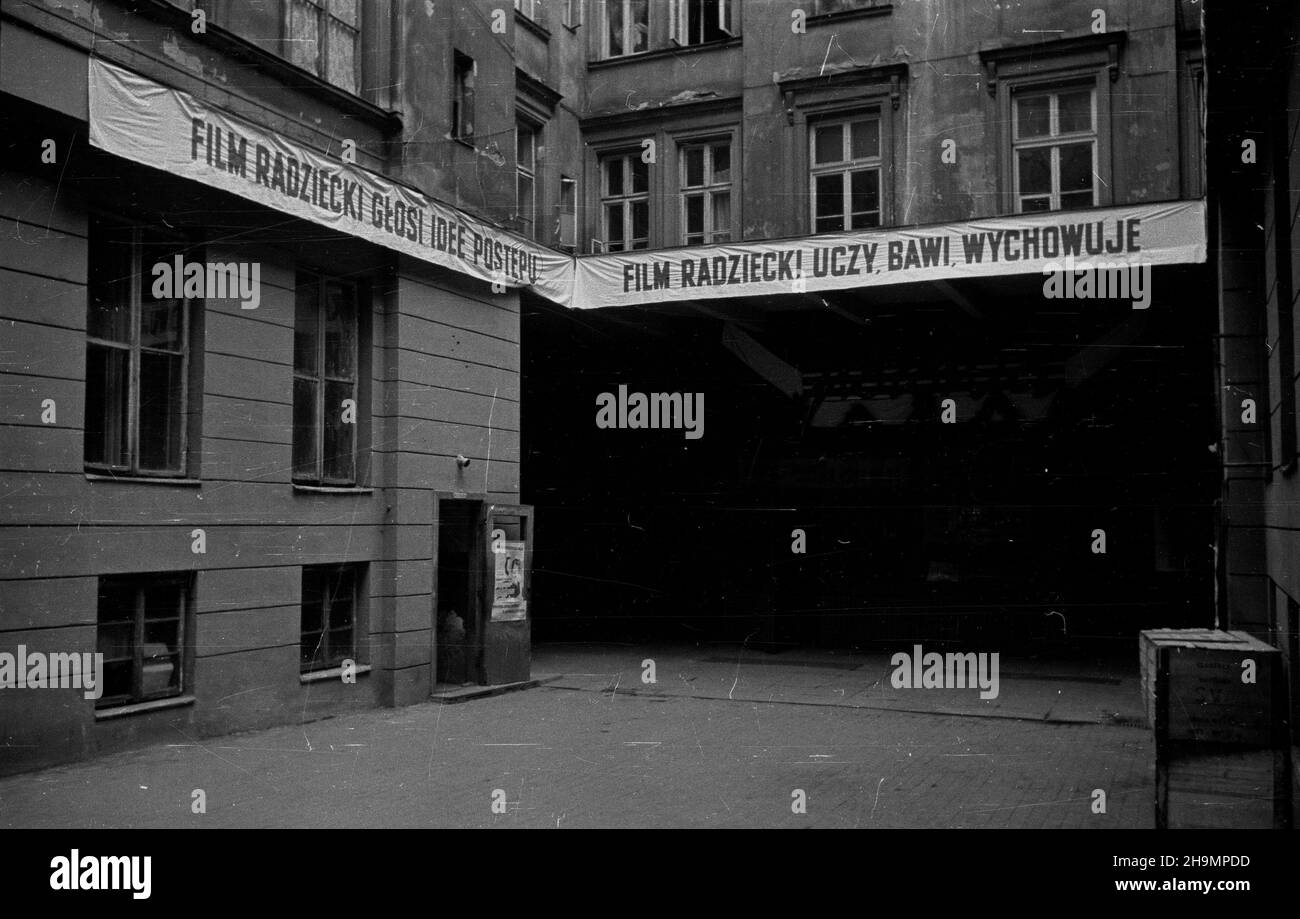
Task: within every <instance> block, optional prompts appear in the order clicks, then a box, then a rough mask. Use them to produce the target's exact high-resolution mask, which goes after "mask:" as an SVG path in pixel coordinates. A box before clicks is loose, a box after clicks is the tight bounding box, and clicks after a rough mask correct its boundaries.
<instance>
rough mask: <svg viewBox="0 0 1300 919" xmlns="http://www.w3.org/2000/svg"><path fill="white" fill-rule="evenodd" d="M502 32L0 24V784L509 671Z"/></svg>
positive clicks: (388, 11)
mask: <svg viewBox="0 0 1300 919" xmlns="http://www.w3.org/2000/svg"><path fill="white" fill-rule="evenodd" d="M511 13H512V17H511V19H510V20H509V21H508V22H507V23H506V25H507V34H506V35H505V36H504V37H503V35H501V34H499V33H497V32H494V31H493V30H494V28H495V27H496V22H494V19H493V16H492V11H491V10H490V9H489V8H488V7H487V6H486V5H484V6H482V7H481V8H479V7H475V6H473V5H466V4H450V3H438V4H427V5H425V4H405V3H400V4H394V3H389V2H386V0H381V2H375V3H369V2H368V3H355V2H334V0H330V2H315V0H312V2H305V0H269V2H233V0H217V2H214V3H210V4H207V3H201V2H181V3H166V2H158V3H153V2H146V3H99V2H97V3H78V4H64V3H43V2H37V3H27V2H14V3H10V2H5V3H4V4H3V6H0V111H2V112H3V121H4V133H5V138H6V139H5V142H4V164H3V169H2V171H0V202H2V203H0V214H2V215H3V221H4V229H3V233H0V238H3V243H0V251H2V254H0V271H2V273H3V276H4V294H3V296H0V301H2V304H3V305H2V306H0V309H2V310H3V312H4V321H3V332H2V333H0V334H2V335H3V338H4V342H5V345H4V347H3V349H0V350H3V352H4V356H3V359H2V361H0V362H2V366H0V374H2V375H3V380H4V397H3V404H4V415H3V421H2V424H3V432H2V433H0V470H2V471H0V478H2V479H3V481H4V493H5V495H6V497H5V498H4V500H3V507H2V508H0V526H2V529H0V543H2V545H3V549H2V550H0V558H3V561H2V562H0V634H2V635H3V646H4V647H3V650H4V651H5V652H6V656H4V657H0V670H5V669H7V671H8V672H0V683H4V684H5V687H6V688H5V689H4V690H3V691H0V735H3V738H4V740H3V747H2V749H3V753H0V769H4V770H6V771H7V770H11V769H20V768H27V767H30V766H32V765H35V764H39V763H43V762H51V761H58V760H64V759H70V758H76V757H80V756H85V755H91V754H94V753H97V752H102V751H108V750H112V749H115V748H119V747H122V746H124V745H131V744H137V743H143V742H148V741H158V740H162V739H167V740H176V739H177V738H184V737H197V736H203V735H211V734H216V733H223V732H228V731H231V730H242V729H248V728H256V727H260V726H265V725H270V724H276V723H283V722H284V721H286V720H288V719H297V718H300V717H308V718H312V717H320V716H322V715H327V714H333V713H338V712H344V711H349V710H354V709H357V708H360V707H368V706H375V705H399V704H406V703H409V702H413V701H419V700H424V699H427V698H428V697H429V694H430V692H431V690H432V689H433V687H434V685H435V684H436V683H437V682H439V681H441V680H444V679H452V680H454V681H456V682H462V681H471V682H508V681H510V680H511V679H516V678H517V674H518V672H519V671H520V667H521V666H522V669H523V672H525V673H526V671H527V654H526V649H527V647H528V623H527V620H526V618H525V617H524V616H523V615H522V613H521V611H522V609H523V608H524V602H523V600H524V598H522V597H517V598H515V600H514V601H513V606H511V609H512V610H513V611H514V615H510V614H502V615H500V616H498V615H497V614H496V613H493V614H492V616H491V617H489V608H493V609H495V607H493V606H492V604H493V600H492V594H491V589H492V584H491V583H490V582H489V581H488V580H487V579H488V578H490V577H491V576H492V572H491V567H492V558H491V556H489V555H488V554H486V553H487V550H486V549H485V548H484V547H485V546H486V545H487V543H488V540H489V539H491V538H492V537H493V535H494V534H493V533H492V531H499V533H497V534H495V535H497V536H500V537H501V540H500V541H501V542H503V544H504V546H506V547H507V549H506V551H510V552H514V553H515V556H518V558H517V559H516V561H517V562H518V563H526V557H523V553H524V552H525V551H526V548H522V547H525V546H526V540H527V538H528V529H529V525H530V523H531V521H530V519H529V516H528V514H527V513H526V512H525V511H524V509H521V508H517V507H515V505H516V504H517V503H518V501H519V493H520V492H519V488H520V476H519V469H520V463H519V460H520V456H519V434H518V431H519V417H520V411H519V404H520V385H519V364H520V352H519V347H520V306H519V294H518V278H519V277H520V276H521V275H524V274H525V273H524V272H522V271H521V270H520V266H523V265H526V264H529V263H530V262H529V258H528V257H527V256H526V255H525V254H524V253H525V250H527V249H528V247H529V246H530V245H532V244H531V243H530V242H529V240H528V239H527V238H526V237H525V235H523V234H520V233H516V232H514V231H515V230H516V229H518V228H523V229H526V227H524V226H523V224H522V223H521V221H520V217H519V214H518V208H517V207H516V175H517V171H516V169H515V162H514V147H515V142H514V138H515V129H516V124H517V118H516V109H517V107H518V106H517V105H516V98H515V96H514V88H515V85H516V68H515V55H514V53H513V52H512V51H511V49H510V43H511V42H512V41H513V40H514V28H515V24H514V21H513V11H511ZM465 60H469V61H470V64H469V66H468V70H467V72H466V73H462V74H459V75H458V74H457V72H455V71H454V69H453V68H455V67H457V66H461V65H460V64H458V63H457V62H461V61H465ZM467 74H468V81H469V83H468V85H467V84H466V81H465V79H464V77H466V75H467ZM541 76H543V77H544V76H545V74H544V73H543V74H542V75H541ZM458 80H459V81H460V82H457V81H458ZM502 81H504V83H506V84H508V86H509V91H507V92H505V93H503V94H496V93H484V92H478V93H477V94H476V93H475V92H474V88H475V87H474V85H473V84H474V82H477V84H478V85H479V86H483V85H488V86H497V85H501V84H502ZM518 85H519V90H520V99H519V105H520V106H523V105H540V106H546V105H553V104H554V101H555V98H554V94H552V93H550V91H549V90H548V89H547V88H546V86H545V84H544V83H541V82H537V81H529V80H525V79H524V78H522V77H520V78H519V84H518ZM453 87H458V90H459V96H456V95H455V94H454V93H453ZM173 114H174V115H176V118H178V119H179V121H176V122H175V123H171V122H166V121H164V120H163V118H164V116H168V117H170V116H171V115H173ZM456 118H458V119H459V128H458V129H457V128H454V127H453V120H454V119H456ZM151 119H153V120H151ZM173 128H174V130H172V129H173ZM168 145H170V146H168ZM171 152H177V153H179V159H177V160H175V164H176V165H175V168H172V167H171V166H170V165H169V166H165V167H162V168H160V167H159V162H160V161H156V159H157V158H158V157H166V156H168V155H170V153H171ZM313 164H314V165H313ZM542 178H543V179H545V176H544V175H543V176H542ZM403 202H406V204H405V206H404V205H403ZM414 202H418V203H419V206H418V207H417V206H416V204H415V203H414ZM435 211H436V213H437V214H439V215H441V216H435ZM417 217H418V219H417ZM539 223H540V221H539ZM449 228H450V229H449ZM528 235H539V234H538V233H537V232H536V231H534V232H533V233H531V234H528ZM471 241H474V242H478V241H483V242H482V245H481V248H482V249H483V250H484V252H485V253H491V252H495V253H496V255H497V256H498V258H497V259H496V260H495V261H493V262H491V264H492V265H493V266H494V267H493V268H492V269H491V270H490V271H489V269H488V268H487V266H488V264H489V261H488V260H487V258H486V257H482V258H477V265H478V266H479V267H478V268H477V269H474V270H470V271H467V270H458V268H457V264H458V263H457V262H456V258H457V256H458V255H459V253H458V252H456V251H454V250H456V249H457V247H458V246H459V247H460V252H465V251H466V250H467V248H468V247H472V245H473V242H471ZM467 244H468V246H467ZM437 247H440V248H437ZM529 251H533V252H538V251H543V250H542V249H541V248H540V247H534V248H533V249H532V250H529ZM439 259H440V260H441V263H439ZM561 260H562V261H563V259H561ZM448 264H451V265H452V266H453V267H447V265H448ZM464 264H466V265H468V264H469V262H467V261H466V262H465V263H464ZM193 266H197V268H193ZM214 268H215V272H214ZM192 271H195V272H197V273H194V274H193V276H192ZM475 271H477V276H475ZM507 275H508V277H507ZM191 277H192V279H193V281H194V283H195V285H197V286H195V287H193V288H191V287H190V286H189V282H190V280H191ZM205 285H206V286H205ZM493 541H494V542H497V541H498V540H496V539H493ZM512 557H514V556H512ZM516 567H518V566H517V565H516ZM516 576H517V577H518V575H516ZM525 584H526V582H525ZM522 586H523V585H521V587H522ZM439 603H441V604H442V605H441V606H439ZM484 604H486V605H484ZM503 608H504V607H503ZM497 612H498V613H499V612H501V611H500V610H498V611H497ZM440 628H441V629H442V630H443V631H444V633H445V634H444V637H443V638H444V640H442V642H441V644H442V646H443V650H444V651H446V650H448V649H449V648H454V647H455V646H456V645H459V646H460V653H459V654H458V655H456V654H453V655H450V656H447V655H446V654H444V661H443V664H444V667H443V672H442V673H439V672H438V663H439V647H440V645H439V636H438V632H439V630H440ZM521 649H523V651H524V653H523V654H521V653H520V651H521ZM96 652H97V653H100V654H102V655H103V658H102V668H103V675H102V680H101V685H100V688H99V691H98V695H97V696H95V698H93V699H92V698H90V696H91V695H94V694H93V693H83V692H80V691H77V690H75V689H71V688H53V689H45V688H38V687H40V686H41V684H42V682H45V683H58V680H60V679H61V680H63V682H62V683H61V684H59V685H63V686H64V687H66V686H67V681H68V680H69V679H70V678H71V677H70V676H69V669H70V668H71V666H72V664H71V663H70V658H68V657H54V655H70V654H81V653H84V654H92V653H96ZM38 660H39V661H43V662H44V663H42V664H41V667H42V668H44V667H45V666H48V667H49V668H51V669H55V668H62V671H63V672H62V673H60V674H58V676H57V679H56V675H55V674H53V673H51V674H49V675H48V678H43V677H42V675H41V673H40V671H39V670H38V669H36V665H35V664H34V663H33V662H35V661H38ZM87 663H89V659H87ZM24 683H25V684H26V687H25V688H22V689H20V688H18V687H20V686H23V684H24Z"/></svg>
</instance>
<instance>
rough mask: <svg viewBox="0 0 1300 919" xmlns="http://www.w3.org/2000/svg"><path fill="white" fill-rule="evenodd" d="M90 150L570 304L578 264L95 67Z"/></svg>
mask: <svg viewBox="0 0 1300 919" xmlns="http://www.w3.org/2000/svg"><path fill="white" fill-rule="evenodd" d="M89 79H90V142H91V144H93V145H94V146H96V147H99V148H100V149H102V150H107V151H108V152H109V153H113V154H116V155H117V156H121V157H124V158H125V159H129V160H133V161H135V162H137V163H143V164H145V165H146V166H152V167H154V168H156V169H161V170H163V171H165V172H169V173H171V174H173V175H178V176H183V177H184V178H187V179H193V180H194V181H196V182H201V183H203V184H204V185H210V186H212V187H214V188H220V189H222V190H224V191H228V192H231V193H232V194H236V195H239V196H240V197H242V198H247V199H249V200H251V201H256V202H257V203H258V204H264V205H266V206H267V207H270V208H274V209H275V210H277V211H280V212H282V213H285V214H291V215H293V216H295V217H301V218H302V219H304V220H309V221H311V222H313V223H316V224H320V225H322V226H327V227H331V228H332V229H335V230H338V231H340V232H342V233H348V234H351V235H352V236H357V237H360V238H361V239H365V240H368V241H370V242H373V243H376V244H377V245H380V246H383V247H385V248H387V249H392V250H395V251H398V252H403V253H406V254H407V255H410V256H413V257H415V258H418V259H421V260H423V261H426V262H432V263H433V264H435V265H441V266H443V267H445V268H451V269H453V270H455V271H459V272H462V273H464V274H468V275H471V276H473V277H476V278H480V279H482V280H484V281H488V282H494V283H499V284H502V285H504V286H505V287H522V286H529V285H531V286H532V287H533V288H534V289H535V290H536V291H537V292H538V293H540V294H541V295H543V296H545V297H548V298H549V299H552V300H555V301H557V302H560V303H567V302H568V299H569V294H570V291H571V289H572V283H571V279H572V275H573V259H572V258H571V257H570V256H568V255H566V254H564V253H562V252H555V251H554V250H551V249H548V248H546V247H544V246H539V245H538V244H537V243H535V242H532V241H531V240H528V239H525V238H523V237H521V236H517V235H515V234H513V233H509V232H507V231H505V230H500V229H497V228H495V227H493V226H491V225H489V224H486V223H484V222H483V221H480V220H476V219H475V218H473V217H471V216H469V215H468V214H464V213H462V212H461V211H458V210H456V209H455V208H452V207H448V206H447V205H444V204H440V203H438V202H436V201H434V200H433V199H432V198H429V197H428V196H426V195H423V194H421V193H420V192H418V191H415V190H414V189H411V188H408V187H406V186H404V185H401V184H399V183H397V182H394V181H393V180H391V179H388V178H384V177H382V176H379V175H376V174H375V173H373V172H370V171H369V170H366V169H363V168H361V167H359V166H355V165H350V164H347V163H343V162H340V161H338V160H334V159H330V158H328V157H326V156H324V155H322V154H319V153H317V152H315V151H312V150H309V149H307V148H306V147H303V146H301V145H299V144H296V143H293V142H291V141H287V140H285V139H283V138H281V137H277V136H275V135H274V134H271V133H270V132H268V131H267V130H266V129H264V128H259V127H256V126H254V125H252V124H249V123H248V122H246V121H243V120H240V119H237V118H234V117H232V116H230V115H228V114H226V113H224V112H222V111H220V110H218V109H214V108H211V107H209V106H207V105H205V104H203V103H202V102H200V101H198V100H197V99H195V98H194V97H193V96H190V95H189V94H188V93H183V92H180V91H179V90H175V89H170V88H168V87H166V86H161V85H159V84H157V83H154V82H152V81H150V80H147V79H145V78H144V77H141V76H138V75H136V74H134V73H131V72H130V71H127V70H122V69H121V68H119V67H114V66H113V65H111V64H107V63H104V62H103V61H101V60H97V59H95V58H91V59H90V77H89Z"/></svg>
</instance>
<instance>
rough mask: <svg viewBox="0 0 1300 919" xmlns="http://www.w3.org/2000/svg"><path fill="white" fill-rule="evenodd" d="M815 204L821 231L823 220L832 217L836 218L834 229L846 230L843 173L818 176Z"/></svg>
mask: <svg viewBox="0 0 1300 919" xmlns="http://www.w3.org/2000/svg"><path fill="white" fill-rule="evenodd" d="M814 202H815V204H816V211H815V212H814V213H815V214H816V216H817V221H818V224H817V228H818V229H819V230H821V229H823V226H822V220H823V219H828V218H831V217H833V218H835V219H834V223H833V224H832V227H833V228H834V229H837V230H842V229H844V176H843V175H842V174H841V173H838V172H837V173H835V174H834V175H825V176H817V187H816V193H815V195H814Z"/></svg>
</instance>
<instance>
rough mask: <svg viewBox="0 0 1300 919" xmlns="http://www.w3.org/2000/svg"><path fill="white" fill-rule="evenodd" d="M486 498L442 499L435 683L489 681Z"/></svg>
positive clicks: (437, 586)
mask: <svg viewBox="0 0 1300 919" xmlns="http://www.w3.org/2000/svg"><path fill="white" fill-rule="evenodd" d="M482 514H483V502H482V501H472V500H457V499H444V500H440V501H439V502H438V570H437V579H436V581H435V590H436V592H437V598H438V603H437V609H438V624H437V629H438V635H437V638H438V645H437V647H438V654H437V668H438V669H437V673H436V678H437V680H436V681H437V682H438V683H441V684H444V685H446V684H450V685H463V684H465V683H485V682H487V681H486V679H484V673H483V626H482V616H481V610H480V608H479V607H480V594H481V591H480V589H479V584H480V568H481V563H480V558H481V556H482V554H483V550H482V547H481V546H480V545H479V539H480V538H481V537H480V533H481V530H482V527H481V526H480V520H481V518H482Z"/></svg>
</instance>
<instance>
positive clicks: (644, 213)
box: [631, 201, 650, 249]
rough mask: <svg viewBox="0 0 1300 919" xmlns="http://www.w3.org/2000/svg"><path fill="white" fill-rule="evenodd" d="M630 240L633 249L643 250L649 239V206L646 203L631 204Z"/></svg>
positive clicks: (636, 202)
mask: <svg viewBox="0 0 1300 919" xmlns="http://www.w3.org/2000/svg"><path fill="white" fill-rule="evenodd" d="M631 206H632V239H633V242H634V244H637V243H639V245H635V248H638V249H644V248H645V244H646V241H647V240H648V239H649V238H650V204H649V202H647V201H633V202H632V205H631Z"/></svg>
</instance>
